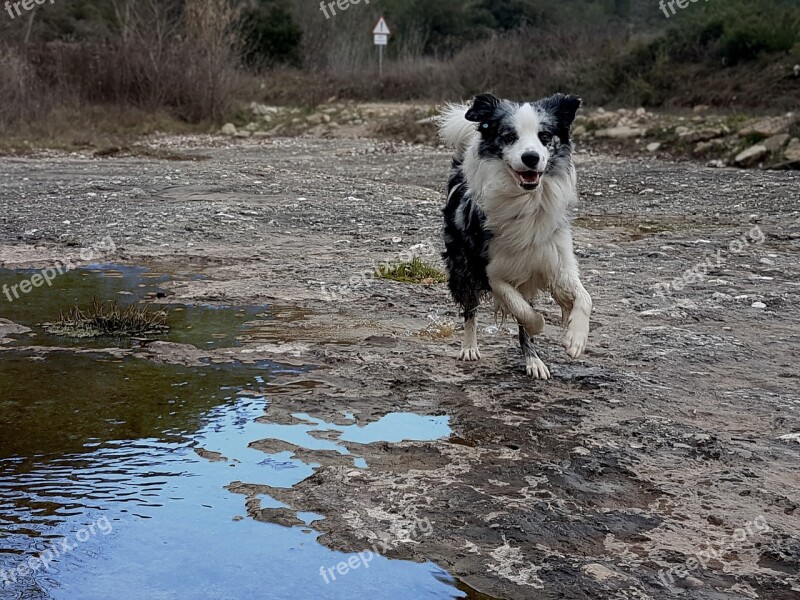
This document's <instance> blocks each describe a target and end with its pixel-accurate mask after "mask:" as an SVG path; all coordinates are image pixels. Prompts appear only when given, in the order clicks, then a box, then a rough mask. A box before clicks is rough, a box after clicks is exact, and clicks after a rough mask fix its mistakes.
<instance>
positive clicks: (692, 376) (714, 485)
mask: <svg viewBox="0 0 800 600" xmlns="http://www.w3.org/2000/svg"><path fill="white" fill-rule="evenodd" d="M209 142H212V143H211V146H210V147H204V146H206V145H208V143H209ZM161 144H162V145H164V146H169V147H170V148H173V149H175V148H178V149H180V150H181V152H184V153H188V154H192V153H195V154H197V155H199V156H203V157H206V158H204V159H203V160H199V161H194V162H190V161H156V160H152V159H133V158H121V159H90V158H86V157H80V156H69V157H52V158H48V159H46V160H44V159H40V160H34V159H24V160H23V159H19V160H15V159H0V207H2V210H0V266H4V267H8V268H13V267H21V266H42V267H44V266H47V265H49V264H51V262H52V261H53V260H54V259H57V258H63V257H64V256H65V255H66V256H74V255H76V254H78V253H79V251H80V249H81V248H82V247H86V246H89V245H91V244H94V243H96V242H98V241H99V240H101V239H102V238H105V237H106V236H109V237H110V238H111V239H113V241H114V243H115V245H116V246H117V251H116V252H115V253H114V254H113V255H110V256H108V257H105V258H107V262H113V263H128V264H132V263H136V264H146V265H150V266H154V267H157V268H159V269H163V270H166V271H169V270H171V269H172V270H175V269H181V270H183V271H190V272H196V273H198V274H202V275H205V276H206V277H204V278H194V279H191V280H187V281H181V282H176V283H173V284H172V290H171V291H172V292H174V296H172V297H170V298H169V300H170V301H192V302H195V301H213V302H219V303H230V304H236V303H246V304H254V303H260V302H272V301H277V302H278V303H279V304H283V305H297V306H301V307H304V308H306V309H308V310H309V312H308V313H307V314H305V313H304V315H305V316H304V318H300V319H297V320H288V321H282V322H279V323H277V322H276V331H275V338H274V342H273V343H270V344H264V343H263V342H261V343H259V344H256V345H253V346H252V347H247V346H245V347H244V348H243V349H239V350H238V351H237V352H242V351H254V352H258V353H260V354H266V355H270V354H274V355H291V356H293V357H295V358H297V359H299V360H303V361H305V362H308V363H313V364H317V365H319V367H320V368H319V371H318V372H317V375H318V378H319V380H320V381H322V382H325V383H326V385H322V386H318V387H317V388H315V389H313V390H308V391H307V392H304V393H299V394H297V395H288V396H284V397H280V398H276V400H275V402H274V403H273V404H272V406H271V408H270V413H269V414H268V417H269V419H270V421H273V422H275V421H277V422H284V423H292V422H298V421H297V420H296V419H295V417H292V416H291V415H292V414H293V413H307V414H310V415H312V416H314V417H318V418H322V419H325V420H326V421H329V422H340V421H341V420H342V415H343V413H344V412H347V411H349V412H352V413H353V414H354V415H355V417H356V419H357V421H358V423H360V424H366V423H368V422H371V421H374V420H375V419H376V418H378V417H380V416H382V415H384V414H387V413H391V412H395V411H413V412H418V413H421V414H431V415H441V414H447V415H450V425H451V426H452V428H453V430H454V435H453V436H452V437H451V438H450V439H447V440H442V441H437V442H402V443H398V444H389V443H380V444H372V445H371V446H369V447H368V448H366V449H365V448H362V449H361V453H362V454H363V455H364V456H365V457H366V461H367V463H368V465H369V468H368V469H354V468H353V467H352V462H351V461H347V460H345V457H343V456H341V455H338V454H336V453H326V452H311V451H308V450H305V449H302V448H296V447H292V448H290V449H292V450H294V451H296V452H297V454H298V456H301V457H307V458H309V460H313V461H314V462H316V463H319V464H321V465H322V467H321V468H320V469H318V470H317V472H316V473H315V474H314V475H313V476H312V477H311V478H309V479H307V480H305V481H304V482H303V483H301V484H299V485H298V486H296V487H295V488H293V489H271V488H269V489H265V488H264V487H263V486H259V485H258V482H237V483H234V484H233V489H236V490H237V491H241V492H242V493H244V494H247V495H249V496H250V497H255V495H256V494H258V493H268V494H270V495H272V496H274V497H275V498H277V499H278V500H280V501H282V502H284V503H286V504H288V505H289V506H290V507H291V509H292V510H293V511H311V512H316V513H320V514H322V515H324V516H325V520H323V521H320V522H317V523H316V524H315V527H317V528H318V529H320V530H321V531H324V532H325V533H326V535H325V536H324V537H323V538H322V541H323V543H325V544H327V545H328V546H330V547H332V548H334V549H343V550H348V551H352V550H358V549H361V548H366V547H367V546H369V545H371V544H372V543H373V542H374V541H375V540H376V539H378V538H380V537H382V536H383V535H385V534H387V533H388V534H390V535H391V536H392V538H393V540H394V541H395V543H393V544H392V548H390V549H387V550H386V553H387V554H388V555H389V556H392V557H400V558H413V559H420V560H422V559H428V560H431V561H434V562H436V563H438V564H439V565H441V566H442V567H443V568H445V569H447V570H448V571H450V572H451V573H452V574H454V575H455V576H457V577H459V578H460V579H462V580H463V581H465V582H467V583H468V584H469V585H470V586H472V587H474V588H477V589H480V590H481V591H483V592H485V593H487V594H489V595H491V596H493V597H504V598H515V599H516V598H535V599H540V598H541V599H550V598H567V599H583V598H586V599H596V598H615V599H622V598H630V599H633V598H636V599H644V598H670V597H673V595H677V597H683V598H703V599H706V598H707V599H712V598H714V599H722V598H725V599H739V598H742V599H744V598H765V599H770V600H781V599H789V598H798V597H800V577H798V573H800V514H799V513H798V512H797V509H798V504H799V503H800V470H798V458H800V444H798V443H797V441H798V440H797V437H798V436H797V435H795V436H794V437H795V439H791V435H790V434H792V433H795V434H797V433H798V432H800V391H798V390H799V389H800V388H799V386H798V382H799V381H800V364H799V362H798V359H799V358H800V308H798V306H800V212H798V211H799V210H800V174H798V173H797V172H794V173H792V172H786V173H779V172H756V171H734V170H724V169H723V170H714V169H706V168H703V167H700V166H697V165H694V164H671V163H664V162H658V161H656V160H631V159H619V158H615V157H612V156H605V155H592V154H589V153H581V154H579V173H580V189H581V205H580V207H579V209H578V211H577V221H576V225H577V230H576V240H577V246H578V248H577V252H578V255H579V257H580V260H581V263H582V268H583V271H584V274H585V283H586V286H587V288H588V289H589V291H590V292H591V294H592V296H593V298H594V301H595V306H596V311H595V314H594V318H593V327H592V337H591V340H590V347H589V351H588V352H587V355H586V356H585V357H584V358H583V359H581V360H580V361H577V362H572V361H570V360H569V359H568V358H567V357H566V355H565V354H564V352H563V351H562V349H561V347H560V345H559V344H558V333H559V330H558V328H557V326H556V325H557V322H558V321H557V317H558V312H557V310H556V307H555V306H554V305H553V304H552V303H549V302H547V303H543V305H542V306H543V309H544V312H545V315H546V318H547V320H548V323H549V324H550V325H549V326H548V328H547V330H546V332H545V339H543V340H542V341H541V342H540V344H539V347H540V349H541V352H540V353H541V354H542V357H543V359H544V360H545V362H547V363H548V365H549V366H550V367H551V371H552V372H553V374H554V380H553V381H551V382H548V383H540V382H532V381H530V380H528V379H527V378H526V377H525V376H524V368H523V361H522V358H521V356H520V355H519V352H518V348H517V346H516V339H515V336H514V335H513V334H512V333H509V331H507V326H503V327H500V328H497V327H496V326H495V325H494V323H492V322H491V320H490V315H489V311H488V310H484V311H483V312H482V314H481V317H482V328H483V329H484V331H483V332H482V334H481V343H482V354H483V357H484V358H483V361H482V362H480V363H477V364H460V363H458V362H456V360H455V357H456V356H457V348H458V337H459V334H458V333H456V335H455V336H447V329H448V327H447V326H448V325H449V323H452V322H454V321H455V320H456V312H455V310H454V307H453V306H452V305H451V304H450V303H449V301H448V298H447V294H446V289H445V286H444V285H433V286H408V285H403V284H399V283H394V282H389V281H372V280H369V281H368V282H369V286H367V285H366V284H364V283H355V284H351V283H350V282H351V278H359V277H360V276H361V275H360V274H361V273H363V272H364V271H365V270H367V271H371V270H374V268H375V267H376V266H377V265H378V264H379V263H380V262H381V261H385V260H397V258H398V255H399V254H400V253H401V252H403V251H407V250H409V249H410V248H412V247H413V246H415V245H417V244H420V243H425V242H426V241H427V240H431V241H432V243H433V244H434V245H435V246H436V248H437V250H438V249H439V247H440V241H439V228H440V219H439V209H440V207H441V205H442V203H443V195H442V190H443V187H444V185H443V183H444V177H445V174H446V170H447V163H448V155H447V153H446V152H445V151H444V150H434V149H431V148H428V147H424V146H405V145H400V144H394V143H385V142H375V141H369V140H359V141H347V140H335V141H334V140H312V139H283V140H270V141H266V140H265V141H261V142H255V141H250V140H247V141H243V142H241V143H239V144H235V143H230V142H227V141H224V142H223V141H220V140H202V139H201V140H191V139H183V140H164V141H163V142H161ZM434 260H435V259H434ZM702 264H705V265H706V266H705V267H703V268H701V269H700V271H699V273H700V275H699V276H694V277H688V276H687V277H682V274H683V273H684V272H685V271H686V270H687V269H692V268H694V267H695V266H696V265H702ZM676 278H677V280H676ZM353 281H354V282H355V281H359V280H357V279H354V280H353ZM659 284H661V285H659ZM665 284H669V288H668V289H667V287H666V285H665ZM659 291H660V292H661V293H658V292H659ZM35 292H36V291H35V290H34V291H33V292H31V293H35ZM332 295H333V296H334V297H332ZM0 301H4V299H3V298H1V297H0ZM1 306H2V302H0V307H1ZM2 316H3V315H2V312H0V317H2ZM0 338H2V331H0ZM782 436H783V437H784V438H785V439H781V438H782ZM256 447H260V448H263V449H264V450H271V451H275V450H274V448H275V447H276V442H274V441H268V440H265V441H263V442H261V443H259V444H256ZM281 449H286V448H285V445H284V446H283V447H281ZM249 505H250V503H249ZM251 516H253V517H255V518H258V519H265V520H273V521H276V522H282V519H285V511H273V512H270V511H269V510H263V511H262V510H256V509H253V510H251ZM409 516H413V517H414V518H417V519H422V518H428V519H429V520H430V522H431V523H432V525H433V531H434V534H433V535H430V536H416V537H415V536H413V535H412V534H413V532H411V533H409V532H408V531H405V534H406V535H405V539H403V537H404V535H403V531H404V530H403V527H404V526H405V524H406V523H407V521H408V518H409ZM398 540H399V541H398ZM670 569H672V571H670ZM316 576H317V574H316V573H314V574H309V577H316Z"/></svg>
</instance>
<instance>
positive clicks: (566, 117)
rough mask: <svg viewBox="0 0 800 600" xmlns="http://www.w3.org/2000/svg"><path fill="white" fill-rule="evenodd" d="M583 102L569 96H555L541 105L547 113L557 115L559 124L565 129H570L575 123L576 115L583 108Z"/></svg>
mask: <svg viewBox="0 0 800 600" xmlns="http://www.w3.org/2000/svg"><path fill="white" fill-rule="evenodd" d="M582 102H583V100H581V99H580V98H579V97H578V96H572V95H567V94H554V95H553V96H550V97H549V98H545V99H544V100H542V101H541V105H542V106H543V107H544V108H545V109H546V110H547V112H549V113H551V114H553V115H555V117H556V120H557V121H558V124H559V125H560V126H561V127H563V128H564V129H569V128H570V127H571V126H572V123H573V121H575V115H577V114H578V109H579V108H580V107H581V103H582Z"/></svg>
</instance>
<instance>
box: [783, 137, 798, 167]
mask: <svg viewBox="0 0 800 600" xmlns="http://www.w3.org/2000/svg"><path fill="white" fill-rule="evenodd" d="M783 155H784V156H785V157H786V160H787V161H789V162H791V163H795V162H796V163H800V140H799V139H797V138H792V140H791V141H790V142H789V145H788V146H786V150H784V152H783Z"/></svg>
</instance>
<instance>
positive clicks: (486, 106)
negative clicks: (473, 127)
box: [464, 94, 500, 123]
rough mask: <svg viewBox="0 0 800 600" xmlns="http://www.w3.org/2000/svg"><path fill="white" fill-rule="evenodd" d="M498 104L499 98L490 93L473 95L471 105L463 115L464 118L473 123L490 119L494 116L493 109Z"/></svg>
mask: <svg viewBox="0 0 800 600" xmlns="http://www.w3.org/2000/svg"><path fill="white" fill-rule="evenodd" d="M498 106H500V100H498V99H497V98H495V97H494V96H492V95H491V94H481V95H480V96H475V100H473V101H472V107H471V108H470V109H469V110H468V111H467V114H466V115H464V118H465V119H466V120H467V121H472V122H473V123H481V122H485V121H490V120H491V119H492V118H493V117H494V112H495V109H496V108H497V107H498Z"/></svg>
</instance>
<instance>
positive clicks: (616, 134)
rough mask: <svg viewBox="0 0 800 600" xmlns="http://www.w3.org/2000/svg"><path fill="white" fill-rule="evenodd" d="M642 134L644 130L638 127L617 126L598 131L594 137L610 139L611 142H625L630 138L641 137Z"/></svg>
mask: <svg viewBox="0 0 800 600" xmlns="http://www.w3.org/2000/svg"><path fill="white" fill-rule="evenodd" d="M644 133H645V130H644V129H642V128H640V127H628V126H627V125H618V126H617V127H609V128H608V129H598V130H597V131H596V132H595V135H596V136H597V137H600V138H610V139H612V140H627V139H630V138H636V137H642V136H643V135H644Z"/></svg>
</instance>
